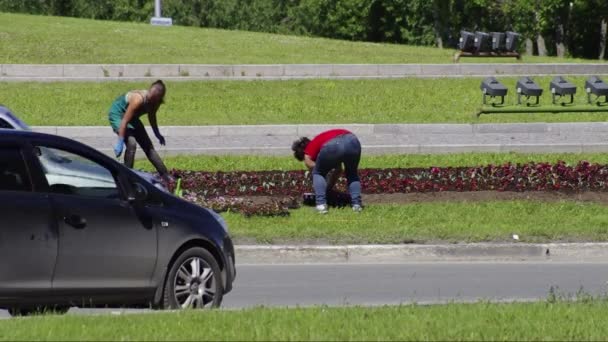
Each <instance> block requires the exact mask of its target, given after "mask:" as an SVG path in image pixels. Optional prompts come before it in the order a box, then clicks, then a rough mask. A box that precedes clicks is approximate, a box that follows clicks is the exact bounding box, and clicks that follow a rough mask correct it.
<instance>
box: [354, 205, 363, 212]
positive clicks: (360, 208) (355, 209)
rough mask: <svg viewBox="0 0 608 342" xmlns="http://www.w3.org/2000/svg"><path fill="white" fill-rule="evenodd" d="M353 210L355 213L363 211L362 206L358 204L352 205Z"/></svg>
mask: <svg viewBox="0 0 608 342" xmlns="http://www.w3.org/2000/svg"><path fill="white" fill-rule="evenodd" d="M353 211H354V212H356V213H360V212H362V211H363V207H362V206H361V205H359V204H355V205H353Z"/></svg>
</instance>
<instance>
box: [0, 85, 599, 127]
mask: <svg viewBox="0 0 608 342" xmlns="http://www.w3.org/2000/svg"><path fill="white" fill-rule="evenodd" d="M501 80H502V81H504V83H505V84H506V85H507V86H508V87H509V89H510V91H511V94H510V95H509V97H508V99H507V100H508V101H509V102H511V103H513V102H515V100H516V96H515V94H514V88H515V82H516V79H515V78H506V77H505V78H501ZM537 81H538V82H539V84H541V85H542V86H543V88H548V85H549V81H550V78H549V77H539V78H537ZM571 81H573V82H575V83H576V84H577V85H578V86H579V87H581V86H582V85H584V78H582V77H573V78H571ZM480 82H481V78H455V79H454V78H452V79H390V80H299V81H251V82H247V81H242V82H239V81H231V82H225V81H224V82H222V81H215V82H170V83H169V84H168V90H167V99H166V102H167V103H166V104H165V105H164V106H163V107H161V109H160V112H159V122H160V124H161V125H215V124H221V125H252V124H305V123H316V124H320V123H330V124H346V123H472V122H473V123H487V122H573V121H578V122H581V121H606V120H608V113H586V114H585V113H576V114H573V113H571V114H566V113H562V114H540V113H539V114H495V115H483V116H481V117H480V118H476V117H475V116H474V114H475V113H476V112H477V110H478V109H479V108H480V107H481V91H480V90H479V84H480ZM147 86H148V84H146V83H128V82H111V83H105V82H104V83H69V82H68V83H6V82H5V83H0V103H2V104H4V105H6V106H8V107H9V108H11V109H12V110H13V111H14V112H15V113H16V114H17V115H19V116H20V117H22V118H24V119H25V120H26V121H27V122H28V123H30V124H32V125H67V126H72V125H108V122H107V111H108V109H109V107H110V104H111V103H112V101H113V100H114V99H115V98H116V97H117V96H118V95H119V94H121V93H124V92H126V91H128V90H131V89H135V88H141V87H147ZM579 92H582V91H581V89H580V88H579ZM542 101H543V103H544V104H549V103H550V101H551V96H550V94H545V95H544V96H543V97H542ZM576 101H577V103H581V104H582V103H584V102H585V101H586V96H585V95H584V94H578V95H577V97H576ZM607 110H608V108H607ZM144 121H145V120H144Z"/></svg>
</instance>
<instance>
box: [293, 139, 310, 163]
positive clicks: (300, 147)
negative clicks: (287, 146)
mask: <svg viewBox="0 0 608 342" xmlns="http://www.w3.org/2000/svg"><path fill="white" fill-rule="evenodd" d="M308 144H310V139H308V138H307V137H301V138H300V139H298V140H296V141H294V142H293V144H291V150H292V151H293V156H294V157H296V159H297V160H299V161H302V160H304V150H305V149H306V146H308Z"/></svg>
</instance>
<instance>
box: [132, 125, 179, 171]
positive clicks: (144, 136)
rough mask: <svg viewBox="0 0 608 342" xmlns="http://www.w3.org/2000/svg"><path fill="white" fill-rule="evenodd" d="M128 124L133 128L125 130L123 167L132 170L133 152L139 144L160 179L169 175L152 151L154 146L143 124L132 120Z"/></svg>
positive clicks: (158, 157) (156, 154) (155, 153)
mask: <svg viewBox="0 0 608 342" xmlns="http://www.w3.org/2000/svg"><path fill="white" fill-rule="evenodd" d="M130 124H131V125H132V126H133V128H127V133H126V135H125V144H126V146H127V148H126V151H125V166H127V167H128V168H131V169H132V168H133V164H134V163H135V150H136V149H137V144H139V146H141V148H142V149H143V150H144V152H145V153H146V157H148V160H149V161H150V162H151V163H152V165H154V167H155V168H156V171H158V173H159V174H160V175H161V177H163V178H164V177H167V176H168V175H169V172H168V171H167V167H166V166H165V164H164V163H163V160H162V159H161V158H160V156H159V155H158V152H156V150H155V149H154V145H153V144H152V141H151V140H150V137H149V136H148V132H146V128H145V127H144V124H143V123H142V122H141V121H140V120H133V121H131V122H130Z"/></svg>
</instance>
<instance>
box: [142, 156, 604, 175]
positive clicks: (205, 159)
mask: <svg viewBox="0 0 608 342" xmlns="http://www.w3.org/2000/svg"><path fill="white" fill-rule="evenodd" d="M559 160H562V161H565V162H567V163H569V164H576V163H578V162H579V161H581V160H586V161H589V162H591V163H598V164H608V154H606V153H592V154H591V153H590V154H580V153H550V154H527V153H455V154H410V155H383V156H377V155H363V157H362V159H361V164H360V168H409V167H431V166H438V167H446V166H479V165H488V164H494V165H500V164H504V163H507V162H511V163H526V162H530V161H534V162H551V163H555V162H557V161H559ZM165 163H166V164H167V166H168V167H169V168H172V169H179V170H196V171H199V170H200V171H224V172H229V171H264V170H302V169H304V164H303V163H302V162H299V161H297V160H296V159H295V158H293V157H275V156H205V155H201V156H178V157H168V158H165ZM136 167H137V168H142V169H145V170H148V171H154V168H153V167H152V165H151V164H150V163H149V162H148V161H147V160H146V159H140V160H138V161H137V164H136Z"/></svg>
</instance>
